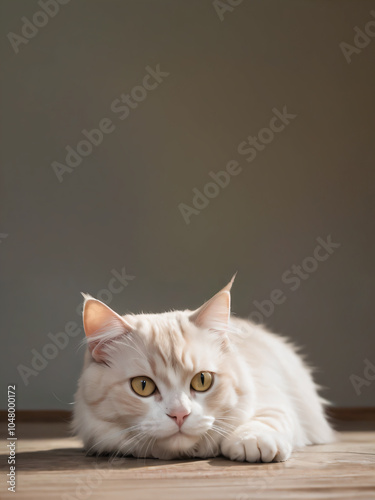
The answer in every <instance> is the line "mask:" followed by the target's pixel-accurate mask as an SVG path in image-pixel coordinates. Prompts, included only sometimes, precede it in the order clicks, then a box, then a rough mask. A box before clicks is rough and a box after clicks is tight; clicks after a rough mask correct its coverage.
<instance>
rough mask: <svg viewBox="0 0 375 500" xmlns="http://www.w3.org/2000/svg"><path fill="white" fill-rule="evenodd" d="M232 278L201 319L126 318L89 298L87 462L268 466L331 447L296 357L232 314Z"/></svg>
mask: <svg viewBox="0 0 375 500" xmlns="http://www.w3.org/2000/svg"><path fill="white" fill-rule="evenodd" d="M233 279H234V278H232V281H231V282H230V283H229V284H228V285H227V286H226V287H225V288H223V289H222V290H221V291H220V292H219V293H217V294H216V295H215V296H214V297H212V298H211V299H210V300H209V301H208V302H206V303H205V304H203V306H201V307H200V308H199V309H197V310H196V311H189V310H185V311H172V312H165V313H162V314H138V315H125V316H119V315H118V314H117V313H115V312H114V311H112V310H111V309H110V308H109V307H108V306H106V305H105V304H103V303H102V302H100V301H98V300H95V299H94V298H92V297H90V296H89V295H84V297H85V302H84V310H83V323H84V329H85V333H86V338H87V343H88V349H87V352H86V355H85V363H84V368H83V372H82V375H81V378H80V380H79V385H78V390H77V393H76V396H75V408H74V420H73V426H74V429H75V432H76V433H77V434H78V435H79V436H80V437H81V438H82V440H83V443H84V446H85V449H86V450H87V452H88V453H111V454H121V455H132V456H134V457H154V458H160V459H176V458H182V457H202V458H203V457H214V456H217V455H220V454H222V455H224V456H225V457H227V458H229V459H231V460H240V461H248V462H271V461H284V460H287V459H288V458H289V456H290V454H291V452H292V450H293V449H295V448H296V447H301V446H305V445H309V444H315V443H327V442H330V441H332V440H333V431H332V429H331V427H330V426H329V424H328V423H327V420H326V418H325V414H324V407H323V405H324V403H325V402H324V400H322V399H321V398H320V397H319V396H318V394H317V387H316V385H315V384H314V382H313V379H312V377H311V374H310V370H309V369H308V368H307V366H306V365H305V364H304V362H303V361H302V359H301V357H300V356H299V355H298V354H296V352H295V349H294V348H293V347H292V346H291V345H290V344H289V343H288V342H287V341H286V340H285V339H283V338H281V337H279V336H277V335H274V334H272V333H269V332H268V331H266V330H265V329H264V328H263V327H261V326H256V325H254V324H252V323H251V322H249V321H247V320H244V319H238V318H234V317H233V316H231V315H230V289H231V286H232V283H233Z"/></svg>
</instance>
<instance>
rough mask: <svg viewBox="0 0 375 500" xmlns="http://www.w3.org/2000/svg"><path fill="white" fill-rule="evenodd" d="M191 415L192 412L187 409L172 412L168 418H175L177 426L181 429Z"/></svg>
mask: <svg viewBox="0 0 375 500" xmlns="http://www.w3.org/2000/svg"><path fill="white" fill-rule="evenodd" d="M189 415H190V411H187V410H185V409H183V410H175V411H172V412H171V413H168V417H171V418H173V420H175V422H176V424H177V425H178V426H179V427H181V426H182V424H183V423H184V422H185V419H186V418H187V417H188V416H189Z"/></svg>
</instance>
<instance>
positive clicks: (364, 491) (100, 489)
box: [0, 423, 375, 500]
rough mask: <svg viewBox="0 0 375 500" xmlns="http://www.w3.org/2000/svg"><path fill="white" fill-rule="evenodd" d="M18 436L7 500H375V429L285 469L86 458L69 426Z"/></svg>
mask: <svg viewBox="0 0 375 500" xmlns="http://www.w3.org/2000/svg"><path fill="white" fill-rule="evenodd" d="M17 435H18V441H17V475H16V483H17V487H16V494H14V493H8V492H7V491H6V489H5V488H4V486H5V481H4V480H2V481H1V484H0V487H1V491H0V498H1V499H8V498H9V499H10V498H17V499H31V500H34V499H35V500H36V499H38V500H51V499H55V498H57V499H62V500H68V499H69V500H73V499H77V500H86V499H101V500H103V499H104V500H106V499H108V500H111V499H121V500H133V499H134V500H146V499H147V500H150V499H151V500H159V499H163V500H185V499H186V500H191V499H202V500H210V499H212V500H221V499H223V500H224V499H225V500H252V499H258V498H259V499H278V500H284V499H285V500H286V499H288V500H290V499H292V500H294V499H296V500H297V499H298V500H301V499H323V498H324V499H340V500H344V499H353V500H362V499H375V431H374V430H361V431H345V432H340V433H339V435H338V437H339V440H338V442H337V443H335V444H331V445H325V446H311V447H308V448H305V449H303V450H300V451H297V452H295V453H294V454H293V456H292V458H291V459H290V460H289V461H288V462H285V463H279V464H277V463H272V464H246V463H245V464H244V463H237V462H230V461H229V460H225V459H222V458H217V459H209V460H182V461H173V462H164V461H160V460H149V459H148V460H145V459H131V458H118V459H116V460H114V461H111V462H109V460H108V458H104V457H101V458H97V457H86V456H85V454H84V453H83V451H82V449H81V444H80V442H79V441H78V440H77V439H75V438H70V437H66V435H67V426H66V425H65V424H56V423H28V424H26V423H19V424H18V428H17ZM4 442H6V441H5V437H3V443H4ZM5 449H6V447H5V446H4V447H3V450H5ZM2 453H3V455H2V456H1V463H2V469H4V467H3V466H4V463H5V455H4V453H5V452H4V451H2ZM7 468H8V466H7V467H6V469H7ZM6 469H5V470H6ZM6 472H7V470H6ZM3 477H4V476H3Z"/></svg>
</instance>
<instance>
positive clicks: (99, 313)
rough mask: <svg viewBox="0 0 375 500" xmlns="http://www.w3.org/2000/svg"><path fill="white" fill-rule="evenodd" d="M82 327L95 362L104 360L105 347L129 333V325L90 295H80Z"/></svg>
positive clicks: (105, 355) (105, 354)
mask: <svg viewBox="0 0 375 500" xmlns="http://www.w3.org/2000/svg"><path fill="white" fill-rule="evenodd" d="M82 295H83V297H84V299H85V302H84V304H83V327H84V330H85V334H86V337H87V341H88V346H89V349H90V352H91V355H92V357H93V358H94V359H95V361H98V362H103V361H105V360H106V357H107V352H106V347H108V345H109V344H110V343H111V342H113V340H114V339H116V338H118V337H119V336H120V335H123V334H126V333H128V332H129V331H131V329H132V327H131V326H130V324H129V323H128V322H127V321H126V320H125V319H124V318H122V317H121V316H120V315H119V314H117V313H115V311H112V309H111V308H110V307H108V306H107V305H105V304H104V303H103V302H100V300H96V299H94V298H93V297H91V296H90V295H87V294H82Z"/></svg>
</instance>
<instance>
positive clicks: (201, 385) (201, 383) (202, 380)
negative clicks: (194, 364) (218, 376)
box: [191, 372, 214, 392]
mask: <svg viewBox="0 0 375 500" xmlns="http://www.w3.org/2000/svg"><path fill="white" fill-rule="evenodd" d="M213 380H214V379H213V377H212V374H211V373H210V372H199V373H197V374H196V375H194V377H193V378H192V380H191V387H192V388H193V389H194V391H198V392H204V391H208V389H209V388H210V387H211V385H212V382H213Z"/></svg>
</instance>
